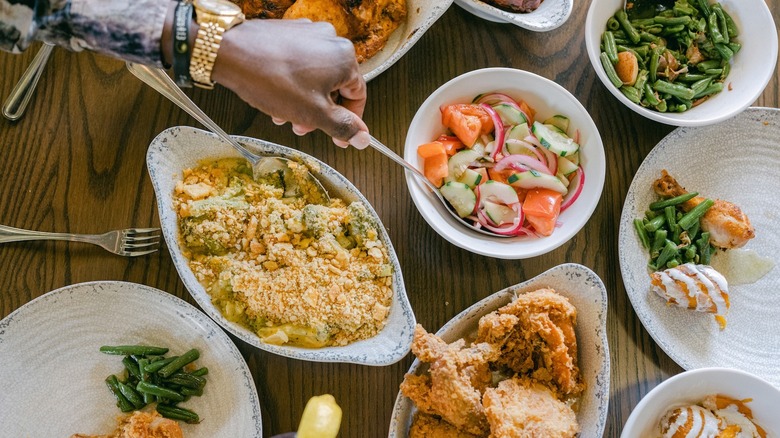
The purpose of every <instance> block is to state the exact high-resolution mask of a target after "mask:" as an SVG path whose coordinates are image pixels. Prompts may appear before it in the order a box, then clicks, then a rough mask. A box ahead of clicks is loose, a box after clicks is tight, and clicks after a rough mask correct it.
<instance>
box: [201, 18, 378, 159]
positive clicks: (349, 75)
mask: <svg viewBox="0 0 780 438" xmlns="http://www.w3.org/2000/svg"><path fill="white" fill-rule="evenodd" d="M212 78H213V79H214V80H215V81H216V82H217V83H219V84H222V85H224V86H225V87H227V88H229V89H231V90H233V91H234V92H235V93H236V94H238V95H239V96H240V97H241V98H242V99H244V100H245V101H246V102H247V103H249V104H250V105H251V106H253V107H255V108H257V109H258V110H260V111H262V112H264V113H266V114H268V115H270V116H271V117H272V118H273V120H274V122H275V123H277V124H280V123H284V122H285V121H290V122H291V123H292V125H293V132H295V133H296V134H298V135H303V134H306V133H308V132H310V131H313V130H315V129H321V130H323V131H325V133H327V134H328V135H330V136H331V137H333V141H334V142H335V143H336V144H337V145H339V146H341V147H347V145H348V144H352V145H353V146H355V147H357V148H358V149H363V148H365V147H366V146H368V142H369V138H370V137H369V134H368V127H367V126H366V124H365V123H364V122H363V120H362V119H361V116H362V115H363V109H364V108H365V104H366V83H365V81H364V80H363V76H362V75H361V74H360V72H359V71H358V64H357V60H356V59H355V51H354V47H353V46H352V43H351V42H350V41H349V40H347V39H345V38H341V37H338V36H336V32H335V30H334V29H333V26H331V25H330V24H328V23H312V22H311V21H308V20H248V21H246V22H244V23H243V24H241V25H239V26H236V27H234V28H232V29H231V30H229V31H227V32H225V34H224V36H223V40H222V45H221V47H220V49H219V56H217V60H216V63H215V65H214V70H213V72H212Z"/></svg>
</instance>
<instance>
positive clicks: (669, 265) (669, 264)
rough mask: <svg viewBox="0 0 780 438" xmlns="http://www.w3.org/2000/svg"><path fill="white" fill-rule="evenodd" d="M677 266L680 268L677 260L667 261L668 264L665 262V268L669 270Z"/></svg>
mask: <svg viewBox="0 0 780 438" xmlns="http://www.w3.org/2000/svg"><path fill="white" fill-rule="evenodd" d="M678 266H680V262H679V261H677V259H672V260H669V261H668V262H666V267H667V268H670V269H671V268H676V267H678Z"/></svg>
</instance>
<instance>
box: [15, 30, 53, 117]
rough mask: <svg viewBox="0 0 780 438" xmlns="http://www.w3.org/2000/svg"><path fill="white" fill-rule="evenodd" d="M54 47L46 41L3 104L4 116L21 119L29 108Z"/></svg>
mask: <svg viewBox="0 0 780 438" xmlns="http://www.w3.org/2000/svg"><path fill="white" fill-rule="evenodd" d="M53 48H54V46H53V45H51V44H48V43H44V44H43V46H42V47H41V49H40V50H39V51H38V54H37V55H35V58H33V60H32V63H30V65H29V67H27V70H25V72H24V74H23V75H22V77H21V78H19V82H18V83H17V84H16V86H15V87H14V89H13V90H11V95H10V96H8V99H6V101H5V103H4V104H3V116H4V117H5V118H6V119H8V120H12V121H15V120H19V118H21V117H22V114H24V110H25V109H27V104H28V103H30V98H31V97H32V95H33V92H34V91H35V87H36V86H37V85H38V80H40V79H41V74H42V73H43V69H44V67H46V61H48V59H49V55H51V51H52V49H53Z"/></svg>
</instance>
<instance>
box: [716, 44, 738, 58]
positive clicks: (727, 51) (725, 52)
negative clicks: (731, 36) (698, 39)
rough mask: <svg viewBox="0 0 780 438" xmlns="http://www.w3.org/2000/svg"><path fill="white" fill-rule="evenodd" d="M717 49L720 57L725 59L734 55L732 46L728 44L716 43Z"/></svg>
mask: <svg viewBox="0 0 780 438" xmlns="http://www.w3.org/2000/svg"><path fill="white" fill-rule="evenodd" d="M715 50H717V51H718V53H719V54H720V57H721V58H723V60H724V61H728V60H729V59H731V58H733V57H734V52H732V51H731V48H730V47H729V46H728V44H723V43H718V44H715Z"/></svg>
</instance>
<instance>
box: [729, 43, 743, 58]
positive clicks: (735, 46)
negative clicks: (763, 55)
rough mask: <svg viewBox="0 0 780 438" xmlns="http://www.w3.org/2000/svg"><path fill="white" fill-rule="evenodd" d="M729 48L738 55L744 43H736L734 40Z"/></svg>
mask: <svg viewBox="0 0 780 438" xmlns="http://www.w3.org/2000/svg"><path fill="white" fill-rule="evenodd" d="M728 46H729V49H731V51H732V52H733V53H734V54H735V55H736V54H737V52H739V51H740V50H741V49H742V44H740V43H735V42H734V41H732V42H730V43H728Z"/></svg>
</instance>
